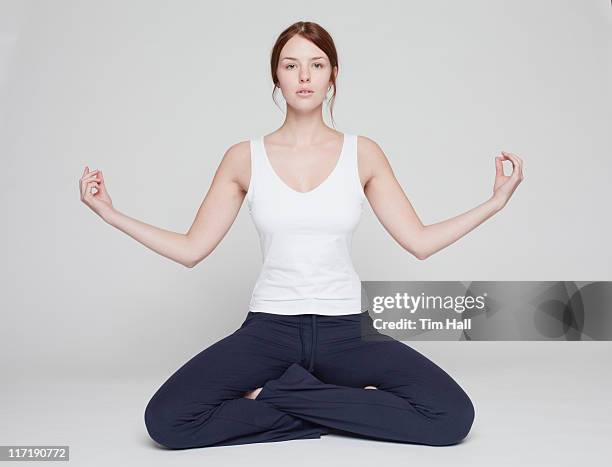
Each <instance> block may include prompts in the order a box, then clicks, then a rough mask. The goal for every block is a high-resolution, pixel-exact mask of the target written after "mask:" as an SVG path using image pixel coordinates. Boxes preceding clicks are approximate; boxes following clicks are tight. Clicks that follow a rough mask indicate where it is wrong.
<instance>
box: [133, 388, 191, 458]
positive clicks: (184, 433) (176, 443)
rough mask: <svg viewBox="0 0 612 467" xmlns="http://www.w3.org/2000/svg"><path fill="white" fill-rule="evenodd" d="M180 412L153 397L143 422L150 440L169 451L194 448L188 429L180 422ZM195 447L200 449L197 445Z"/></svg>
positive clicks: (160, 399) (161, 399)
mask: <svg viewBox="0 0 612 467" xmlns="http://www.w3.org/2000/svg"><path fill="white" fill-rule="evenodd" d="M180 417H181V412H180V410H179V409H177V408H176V407H174V406H173V405H172V404H169V403H167V402H164V400H163V398H156V397H153V398H152V399H151V400H150V401H149V403H148V404H147V407H146V409H145V412H144V422H145V426H146V428H147V432H148V433H149V436H150V437H151V439H153V440H154V441H155V442H156V443H158V444H161V445H162V446H164V447H166V448H169V449H185V448H190V447H196V445H194V444H193V440H190V439H189V436H188V432H189V429H188V427H187V426H185V424H184V423H182V422H181V420H180ZM197 447H201V444H198V445H197Z"/></svg>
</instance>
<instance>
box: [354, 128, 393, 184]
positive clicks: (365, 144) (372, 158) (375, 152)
mask: <svg viewBox="0 0 612 467" xmlns="http://www.w3.org/2000/svg"><path fill="white" fill-rule="evenodd" d="M356 136H357V159H358V161H359V171H360V172H361V173H365V174H367V178H368V179H369V178H370V176H372V175H373V174H374V173H376V172H378V171H379V170H380V169H382V168H385V167H390V163H389V160H388V158H387V155H386V154H385V152H384V151H383V150H382V148H381V147H380V145H379V144H378V143H377V142H376V141H375V140H374V139H373V138H370V137H368V136H364V135H356Z"/></svg>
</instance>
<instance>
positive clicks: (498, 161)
mask: <svg viewBox="0 0 612 467" xmlns="http://www.w3.org/2000/svg"><path fill="white" fill-rule="evenodd" d="M504 160H509V161H510V162H512V173H511V174H510V175H504V166H503V161H504ZM524 179H525V177H524V175H523V159H521V158H520V157H519V156H517V155H516V154H512V153H509V152H504V151H502V155H501V156H497V157H495V184H494V185H493V198H495V199H497V200H498V201H499V203H500V209H502V208H503V207H504V206H505V205H506V203H507V202H508V200H509V199H510V197H511V196H512V193H514V190H516V187H517V186H518V185H519V183H521V182H522V181H523V180H524Z"/></svg>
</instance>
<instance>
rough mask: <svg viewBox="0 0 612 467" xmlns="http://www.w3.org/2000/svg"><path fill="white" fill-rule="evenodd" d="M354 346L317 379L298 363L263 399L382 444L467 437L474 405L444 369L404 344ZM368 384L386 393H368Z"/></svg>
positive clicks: (322, 365)
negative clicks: (381, 440)
mask: <svg viewBox="0 0 612 467" xmlns="http://www.w3.org/2000/svg"><path fill="white" fill-rule="evenodd" d="M347 342H348V344H347V345H346V348H345V349H341V348H338V347H337V346H336V347H335V348H334V350H333V353H334V355H333V358H325V356H321V357H319V359H318V361H319V363H318V364H317V366H316V376H315V375H313V374H311V373H310V372H308V371H306V370H305V369H304V368H303V367H301V366H300V365H298V364H292V365H291V366H290V367H289V368H288V369H287V371H286V372H284V373H283V375H282V376H281V377H280V378H278V379H276V380H273V381H268V382H266V383H265V384H264V386H263V389H262V391H261V392H260V393H259V395H258V397H257V399H256V400H261V401H264V402H267V403H269V404H270V405H272V406H274V407H276V408H278V409H279V410H282V411H283V412H286V413H289V414H291V415H295V416H296V417H300V418H302V419H304V420H306V421H309V422H312V423H315V424H319V425H322V426H325V427H328V428H331V429H335V430H340V431H344V432H347V433H354V434H358V435H364V436H366V437H371V438H376V439H383V440H389V441H399V442H406V443H418V444H427V445H432V446H442V445H450V444H456V443H458V442H459V441H461V440H462V439H463V438H465V437H466V436H467V434H468V432H469V430H470V428H471V426H472V423H473V420H474V406H473V404H472V401H471V400H470V398H469V397H468V396H467V394H466V393H465V391H464V390H463V389H462V388H461V387H460V386H459V385H458V384H457V382H455V381H454V380H453V379H452V378H451V377H450V376H449V375H448V374H447V373H446V372H445V371H444V370H442V369H441V368H440V367H439V366H437V365H436V364H435V363H433V362H432V361H431V360H429V359H427V358H426V357H425V356H423V355H422V354H420V353H419V352H417V351H416V350H414V349H412V348H411V347H409V346H407V345H405V344H403V343H401V342H399V341H395V340H390V341H384V342H364V341H360V340H359V338H355V339H352V340H349V341H347ZM323 355H324V354H323ZM368 382H369V383H374V384H376V387H377V388H378V389H379V390H378V391H364V390H363V389H362V386H363V384H367V383H368Z"/></svg>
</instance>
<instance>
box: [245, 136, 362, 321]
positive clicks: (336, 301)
mask: <svg viewBox="0 0 612 467" xmlns="http://www.w3.org/2000/svg"><path fill="white" fill-rule="evenodd" d="M250 149H251V180H250V182H249V187H248V191H247V194H246V200H247V204H248V209H249V213H250V215H251V218H252V220H253V223H254V225H255V228H256V229H257V232H258V235H259V240H260V246H261V253H262V259H263V264H262V268H261V272H260V274H259V276H258V278H257V281H256V283H255V286H254V288H253V291H252V295H251V300H250V303H249V311H252V312H265V313H274V314H281V315H298V314H319V315H334V316H335V315H344V314H356V313H361V312H363V311H365V308H364V307H365V304H366V300H363V301H362V294H364V296H365V291H364V290H363V289H362V284H361V280H360V278H359V276H358V274H357V272H356V271H355V268H354V266H353V263H352V259H351V243H352V237H353V232H354V231H355V229H356V227H357V225H358V224H359V221H360V218H361V213H362V210H363V205H364V200H365V199H366V196H365V194H364V191H363V188H362V186H361V182H360V180H359V171H358V164H357V135H353V134H347V133H343V143H342V149H341V152H340V156H339V158H338V159H337V162H336V165H335V167H334V168H333V170H332V172H331V173H330V174H329V175H328V177H327V178H326V179H325V180H324V181H323V182H321V183H320V184H319V185H318V186H316V187H315V188H314V189H312V190H310V191H307V192H300V191H297V190H294V189H293V188H291V187H290V186H289V185H287V184H286V183H285V182H284V181H283V180H282V179H281V178H280V176H279V175H278V174H277V173H276V171H275V169H274V168H273V167H272V164H271V163H270V159H269V157H268V154H267V152H266V148H265V144H264V137H263V136H259V137H256V138H252V139H250ZM362 303H363V304H364V307H362Z"/></svg>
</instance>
